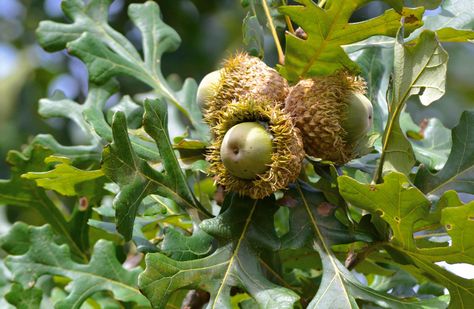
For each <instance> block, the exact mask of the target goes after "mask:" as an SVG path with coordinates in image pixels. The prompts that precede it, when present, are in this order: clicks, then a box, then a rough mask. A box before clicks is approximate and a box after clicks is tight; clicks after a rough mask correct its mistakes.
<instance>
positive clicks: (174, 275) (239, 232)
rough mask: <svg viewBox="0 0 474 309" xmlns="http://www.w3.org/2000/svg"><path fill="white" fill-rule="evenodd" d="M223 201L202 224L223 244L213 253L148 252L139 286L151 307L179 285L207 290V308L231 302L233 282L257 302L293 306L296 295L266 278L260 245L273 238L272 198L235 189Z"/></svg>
mask: <svg viewBox="0 0 474 309" xmlns="http://www.w3.org/2000/svg"><path fill="white" fill-rule="evenodd" d="M225 204H226V206H225V207H226V210H225V211H224V212H223V213H222V214H221V215H220V216H218V217H216V218H213V219H208V220H205V221H203V222H202V223H201V224H200V227H201V228H202V230H204V231H205V232H206V233H208V234H211V235H213V236H214V235H215V237H218V238H219V239H220V242H221V246H220V247H219V248H218V249H217V250H216V251H215V252H213V253H212V254H211V255H209V256H207V257H204V258H199V259H194V260H189V261H177V260H174V259H171V258H169V257H166V256H165V255H163V254H160V253H152V254H148V255H147V256H146V265H147V266H146V269H145V271H144V272H143V273H142V274H141V275H140V277H139V286H140V289H141V291H142V292H143V293H144V294H145V295H146V296H147V297H148V298H149V299H150V301H151V303H152V305H153V306H154V307H155V308H165V306H166V304H167V301H168V299H169V297H170V296H171V295H172V293H173V292H174V291H177V290H179V289H200V290H205V291H208V292H209V293H210V301H209V304H208V308H231V295H230V290H231V288H232V287H233V286H237V287H239V288H241V289H243V290H244V291H246V292H247V293H248V294H249V295H250V296H251V297H252V298H253V299H254V300H255V301H256V303H257V304H258V305H259V307H261V308H276V307H278V308H293V305H294V303H295V302H296V301H297V300H298V299H299V297H298V295H297V294H295V293H294V292H293V291H291V290H290V289H287V288H284V287H281V286H278V285H276V284H274V283H272V282H271V281H269V280H268V279H267V278H266V277H265V275H264V271H263V267H264V264H262V263H261V260H260V250H261V249H262V248H269V247H272V245H274V244H276V243H277V242H276V241H277V236H276V233H275V230H274V228H273V220H268V217H269V216H271V213H272V212H274V211H275V209H273V210H271V207H272V204H271V203H269V201H268V200H251V199H248V198H238V197H237V196H233V195H231V196H228V197H227V198H226V201H225ZM259 204H261V205H259ZM267 206H269V207H270V210H268V209H267ZM268 211H270V213H269V212H268ZM269 228H270V229H269ZM257 248H261V249H260V250H259V249H257Z"/></svg>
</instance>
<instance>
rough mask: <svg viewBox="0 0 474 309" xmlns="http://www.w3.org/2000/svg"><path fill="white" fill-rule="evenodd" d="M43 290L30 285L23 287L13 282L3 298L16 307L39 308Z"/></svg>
mask: <svg viewBox="0 0 474 309" xmlns="http://www.w3.org/2000/svg"><path fill="white" fill-rule="evenodd" d="M42 298H43V291H42V290H41V289H38V288H35V287H32V288H28V289H24V288H23V287H22V286H21V285H20V284H18V283H14V284H13V285H12V287H11V289H10V291H9V292H8V293H7V294H5V299H6V300H7V301H8V302H9V303H10V304H12V305H14V306H15V307H16V308H18V309H30V308H39V307H40V303H41V299H42Z"/></svg>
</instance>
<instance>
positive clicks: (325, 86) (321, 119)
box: [285, 71, 366, 164]
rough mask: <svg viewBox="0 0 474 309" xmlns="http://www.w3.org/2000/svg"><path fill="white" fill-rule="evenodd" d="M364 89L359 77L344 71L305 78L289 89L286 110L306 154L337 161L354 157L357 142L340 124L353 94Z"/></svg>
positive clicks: (364, 86)
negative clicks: (296, 128)
mask: <svg viewBox="0 0 474 309" xmlns="http://www.w3.org/2000/svg"><path fill="white" fill-rule="evenodd" d="M365 88H366V83H365V81H364V80H363V78H362V77H359V76H353V75H350V74H348V73H346V72H344V71H342V72H338V73H336V74H334V75H330V76H320V77H314V78H311V79H304V80H301V81H299V82H298V83H297V84H296V85H295V86H293V87H292V88H291V90H290V93H289V95H288V97H287V98H286V101H285V110H286V111H287V112H288V113H289V114H290V115H291V117H292V118H293V121H294V123H295V125H296V126H297V127H298V128H299V129H300V130H301V134H302V137H303V143H304V149H305V151H306V153H307V154H308V155H310V156H313V157H316V158H321V159H323V160H328V161H332V162H335V163H336V164H344V163H346V162H348V161H350V160H351V159H353V158H355V157H357V155H358V153H357V152H356V151H355V144H356V141H353V140H352V136H350V134H351V132H346V130H345V129H344V127H343V125H342V124H343V123H344V121H345V120H346V118H347V117H348V116H349V115H348V114H347V110H348V104H349V102H350V99H351V98H352V97H353V95H354V93H356V94H362V95H363V94H365ZM350 116H351V117H354V116H355V115H350ZM349 140H352V141H351V142H349Z"/></svg>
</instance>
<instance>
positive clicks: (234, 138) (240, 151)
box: [220, 122, 273, 179]
mask: <svg viewBox="0 0 474 309" xmlns="http://www.w3.org/2000/svg"><path fill="white" fill-rule="evenodd" d="M272 147H273V146H272V135H271V134H270V133H269V132H268V131H267V130H266V129H265V128H264V127H263V126H262V125H261V124H259V123H257V122H242V123H239V124H237V125H235V126H233V127H232V128H230V130H229V131H227V133H226V134H225V135H224V139H223V140H222V145H221V149H220V150H221V159H222V163H224V166H225V168H226V169H227V170H228V171H229V173H231V174H232V175H234V176H235V177H239V178H242V179H255V177H256V176H257V175H258V174H261V173H263V172H265V171H266V170H268V169H269V168H270V164H271V162H272V152H273V150H272Z"/></svg>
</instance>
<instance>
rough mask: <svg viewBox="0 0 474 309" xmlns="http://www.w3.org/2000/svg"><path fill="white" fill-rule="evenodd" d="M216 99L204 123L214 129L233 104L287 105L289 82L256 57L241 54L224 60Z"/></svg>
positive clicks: (208, 106) (210, 100) (208, 110)
mask: <svg viewBox="0 0 474 309" xmlns="http://www.w3.org/2000/svg"><path fill="white" fill-rule="evenodd" d="M220 72H221V78H220V80H219V83H218V84H217V85H216V86H215V87H216V89H214V93H215V95H214V96H213V97H211V98H209V99H208V102H207V104H205V106H204V110H205V112H204V119H205V121H206V122H207V123H208V124H209V125H210V126H211V127H214V126H215V125H216V123H217V121H218V119H219V118H220V115H219V114H220V113H222V111H223V110H225V107H226V105H227V104H229V103H230V102H232V101H234V100H236V101H241V100H243V99H245V98H251V99H254V100H257V99H258V100H264V101H268V102H272V104H279V105H281V106H283V105H284V102H285V98H286V96H287V95H288V91H289V89H288V82H287V81H286V80H285V79H284V78H283V77H281V76H280V74H279V73H278V72H277V71H276V70H274V69H272V68H270V67H269V66H267V65H266V64H265V63H264V62H263V61H262V60H260V59H259V58H257V57H253V56H250V55H248V54H247V53H239V54H237V55H236V56H234V57H231V58H229V59H227V60H225V62H224V64H223V67H222V69H221V70H220Z"/></svg>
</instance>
